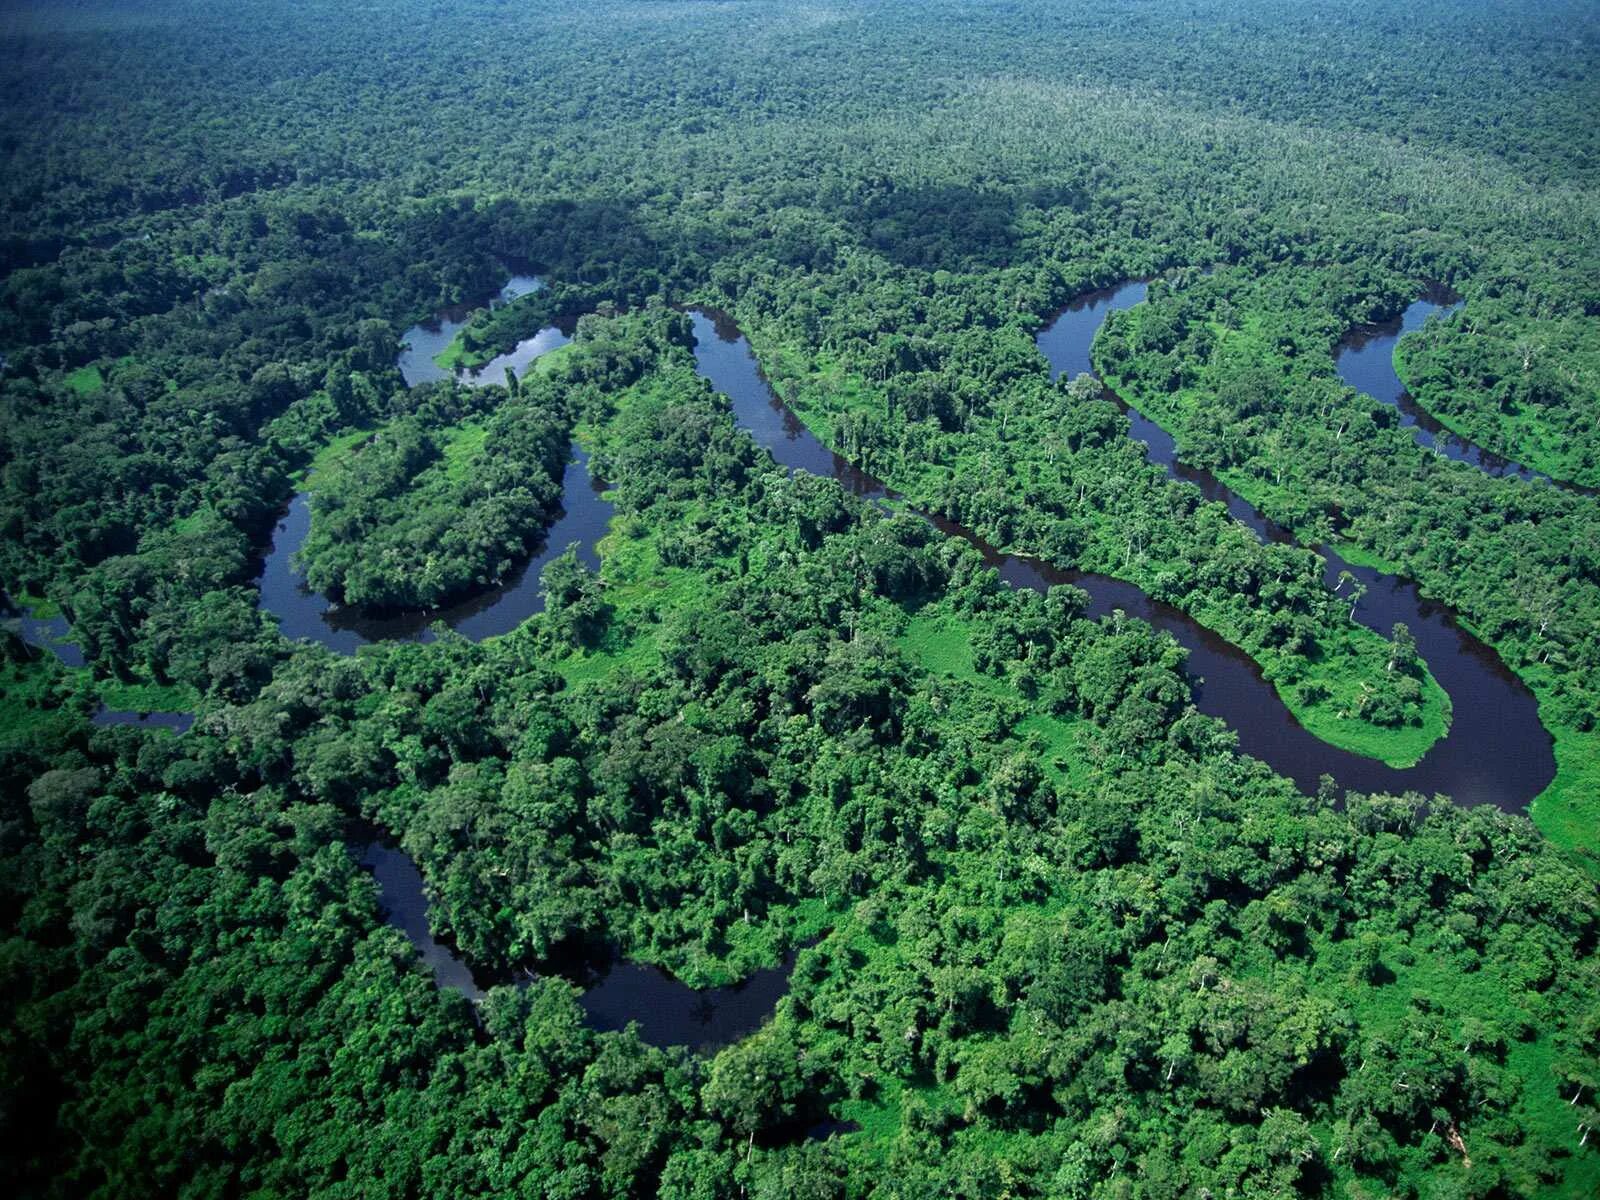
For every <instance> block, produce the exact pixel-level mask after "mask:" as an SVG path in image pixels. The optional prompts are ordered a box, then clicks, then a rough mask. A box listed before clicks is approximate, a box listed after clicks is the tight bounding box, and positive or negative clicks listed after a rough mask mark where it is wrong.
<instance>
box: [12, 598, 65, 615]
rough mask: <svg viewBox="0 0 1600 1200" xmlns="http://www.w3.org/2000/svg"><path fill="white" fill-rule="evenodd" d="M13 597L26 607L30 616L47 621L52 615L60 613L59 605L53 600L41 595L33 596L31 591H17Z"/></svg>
mask: <svg viewBox="0 0 1600 1200" xmlns="http://www.w3.org/2000/svg"><path fill="white" fill-rule="evenodd" d="M14 599H15V600H16V602H17V603H18V604H19V605H21V606H22V607H23V608H25V609H27V610H28V612H29V614H30V615H31V616H34V617H37V618H38V619H39V620H41V621H48V620H50V619H51V618H52V617H59V616H60V615H61V606H60V605H59V604H57V603H56V602H55V601H54V600H46V599H45V598H44V597H43V596H35V595H33V594H32V593H31V592H18V593H17V594H16V596H15V597H14Z"/></svg>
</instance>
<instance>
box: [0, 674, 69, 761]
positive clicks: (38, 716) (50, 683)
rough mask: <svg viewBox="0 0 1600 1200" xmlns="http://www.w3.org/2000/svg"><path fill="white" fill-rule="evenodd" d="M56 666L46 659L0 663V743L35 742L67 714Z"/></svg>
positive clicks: (23, 743)
mask: <svg viewBox="0 0 1600 1200" xmlns="http://www.w3.org/2000/svg"><path fill="white" fill-rule="evenodd" d="M60 678H61V677H60V674H59V669H58V668H57V667H56V665H55V664H54V663H52V662H50V661H47V660H42V659H41V660H40V661H38V662H31V663H4V664H0V747H3V746H7V745H27V744H29V743H36V742H37V741H38V740H39V739H40V738H41V737H42V736H43V735H44V734H45V733H46V732H47V731H48V730H49V729H50V728H51V727H52V726H56V725H59V724H60V723H61V722H63V721H64V720H70V718H69V717H68V716H67V715H66V713H65V712H64V711H63V709H62V706H61V697H60V695H59V693H58V689H57V685H58V683H59V682H60Z"/></svg>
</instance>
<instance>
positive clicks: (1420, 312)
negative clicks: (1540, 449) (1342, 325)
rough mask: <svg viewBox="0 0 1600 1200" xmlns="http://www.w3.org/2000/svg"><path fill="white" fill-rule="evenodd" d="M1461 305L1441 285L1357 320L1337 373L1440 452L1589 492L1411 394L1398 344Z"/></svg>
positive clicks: (1338, 353)
mask: <svg viewBox="0 0 1600 1200" xmlns="http://www.w3.org/2000/svg"><path fill="white" fill-rule="evenodd" d="M1460 307H1461V301H1460V300H1459V299H1457V298H1456V297H1455V296H1454V295H1453V294H1452V293H1450V292H1448V291H1446V290H1445V289H1443V288H1431V289H1429V291H1428V292H1427V293H1426V294H1425V295H1424V296H1423V297H1422V299H1420V300H1415V301H1413V302H1412V303H1411V304H1410V305H1408V306H1407V307H1406V310H1405V312H1403V313H1401V314H1400V315H1399V316H1398V317H1395V318H1394V319H1392V320H1389V321H1383V322H1381V323H1379V324H1376V325H1357V326H1356V327H1355V328H1354V329H1352V330H1350V331H1349V332H1348V333H1346V334H1345V335H1344V337H1343V338H1342V339H1340V342H1339V346H1338V348H1337V349H1336V350H1335V351H1334V356H1333V363H1334V367H1335V369H1336V370H1337V371H1338V372H1339V378H1340V379H1342V380H1344V382H1345V383H1346V384H1348V385H1349V386H1350V387H1353V388H1355V389H1356V391H1358V392H1362V393H1365V394H1366V395H1368V396H1371V397H1372V398H1373V399H1374V400H1376V401H1378V402H1379V403H1380V404H1387V405H1389V406H1390V407H1391V408H1393V409H1395V410H1397V411H1398V412H1399V414H1400V425H1401V427H1402V428H1405V429H1410V430H1411V435H1412V437H1414V438H1415V439H1416V442H1417V445H1419V446H1422V447H1425V448H1426V449H1429V450H1434V451H1437V452H1438V453H1440V454H1442V455H1444V456H1445V457H1446V458H1448V459H1450V460H1451V461H1452V462H1459V463H1467V464H1468V465H1469V466H1474V467H1477V468H1478V470H1480V471H1483V472H1484V473H1486V474H1489V475H1495V476H1501V477H1508V478H1513V479H1526V480H1534V479H1542V480H1544V481H1545V482H1547V483H1552V484H1554V485H1555V486H1557V487H1562V488H1568V489H1570V490H1572V491H1580V492H1585V491H1588V490H1589V489H1587V488H1581V487H1578V486H1577V485H1574V484H1567V483H1563V482H1561V481H1560V480H1557V479H1552V478H1551V477H1550V476H1548V475H1546V474H1544V473H1543V472H1540V471H1535V470H1533V469H1532V468H1530V467H1525V466H1523V465H1521V464H1520V463H1515V462H1512V461H1511V460H1510V459H1509V458H1502V457H1501V456H1500V455H1498V454H1496V453H1494V452H1493V451H1492V450H1485V449H1484V448H1483V447H1482V446H1478V445H1475V444H1473V443H1472V442H1469V441H1468V440H1467V439H1466V438H1464V437H1462V436H1461V435H1460V434H1458V433H1454V432H1452V431H1451V430H1449V429H1446V428H1445V427H1444V426H1443V425H1442V424H1440V423H1439V421H1438V420H1437V419H1435V418H1434V417H1433V416H1432V415H1431V414H1429V413H1428V412H1427V411H1426V410H1424V409H1423V408H1421V407H1420V406H1419V405H1418V404H1417V402H1416V401H1415V400H1414V399H1412V397H1411V393H1410V392H1408V391H1407V390H1406V385H1405V384H1404V383H1403V382H1401V379H1400V375H1399V373H1398V372H1397V371H1396V370H1395V369H1394V352H1395V347H1396V345H1397V344H1398V343H1399V341H1400V339H1401V338H1403V337H1404V336H1405V335H1406V334H1408V333H1415V332H1416V331H1417V330H1419V329H1421V328H1422V326H1423V324H1424V322H1426V321H1427V319H1428V318H1429V317H1432V316H1440V317H1447V316H1449V315H1450V314H1451V313H1453V312H1455V311H1456V310H1457V309H1458V308H1460Z"/></svg>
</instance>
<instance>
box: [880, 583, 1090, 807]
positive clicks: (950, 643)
mask: <svg viewBox="0 0 1600 1200" xmlns="http://www.w3.org/2000/svg"><path fill="white" fill-rule="evenodd" d="M974 632H975V630H974V628H973V627H972V626H971V625H970V624H968V623H966V622H963V621H962V620H961V619H960V618H959V617H956V616H955V615H954V614H951V613H949V612H945V611H943V610H939V609H932V610H928V609H925V610H923V611H922V612H919V613H917V614H916V615H915V616H913V617H912V618H911V619H910V620H909V621H907V622H906V626H905V629H904V631H903V632H901V634H900V635H899V636H898V637H897V638H896V639H895V640H896V642H897V643H898V644H899V646H900V648H901V649H903V650H904V651H905V652H906V654H907V656H908V657H909V658H911V659H912V661H913V662H915V663H917V664H918V665H919V666H921V667H922V668H924V669H925V670H926V671H928V672H929V673H930V674H932V675H936V676H940V677H943V678H947V679H954V680H958V681H960V682H961V683H963V684H965V685H967V686H968V687H970V688H972V689H974V690H976V691H977V692H979V693H981V694H982V695H984V696H986V697H988V698H990V699H991V700H993V701H994V702H995V703H997V704H999V705H1008V704H1010V705H1017V706H1019V707H1020V708H1022V709H1023V710H1024V715H1023V716H1022V717H1021V718H1020V719H1019V720H1017V721H1016V722H1015V724H1014V725H1013V726H1012V734H1013V736H1015V737H1017V738H1018V739H1019V740H1021V741H1023V742H1024V743H1025V744H1027V745H1029V746H1031V747H1032V748H1033V749H1034V751H1035V753H1036V755H1037V757H1038V760H1039V764H1040V766H1041V768H1042V769H1043V770H1044V772H1045V774H1046V775H1048V776H1050V778H1051V779H1053V780H1054V781H1055V782H1056V783H1058V784H1065V785H1067V786H1068V787H1070V788H1072V789H1073V790H1076V791H1082V790H1084V789H1085V788H1087V787H1088V785H1089V783H1090V778H1091V767H1090V764H1089V761H1088V759H1087V758H1086V757H1085V756H1084V754H1083V752H1082V749H1081V747H1080V743H1079V734H1080V733H1081V732H1082V731H1083V730H1084V729H1085V728H1086V727H1087V723H1086V722H1084V721H1081V720H1076V719H1073V720H1067V719H1063V718H1061V717H1056V716H1052V715H1051V714H1049V713H1047V712H1043V711H1039V710H1037V709H1035V710H1033V711H1026V710H1027V709H1028V708H1029V707H1030V706H1029V702H1028V701H1026V700H1024V699H1023V698H1022V697H1021V696H1019V695H1018V694H1017V692H1016V691H1015V690H1014V689H1013V688H1012V687H1011V686H1010V685H1009V684H1007V683H1006V681H1005V680H1003V679H997V678H995V677H994V676H992V675H984V674H982V673H981V672H979V671H978V669H977V668H976V667H974V666H973V665H972V635H973V633H974Z"/></svg>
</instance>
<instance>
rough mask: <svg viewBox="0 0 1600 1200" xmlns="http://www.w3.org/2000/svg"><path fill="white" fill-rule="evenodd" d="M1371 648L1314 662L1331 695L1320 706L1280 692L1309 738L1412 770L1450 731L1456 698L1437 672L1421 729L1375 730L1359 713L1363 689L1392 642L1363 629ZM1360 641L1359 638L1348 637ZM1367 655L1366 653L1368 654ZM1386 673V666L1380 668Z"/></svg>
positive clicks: (1429, 682) (1426, 684) (1315, 674)
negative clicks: (1452, 702) (1451, 702)
mask: <svg viewBox="0 0 1600 1200" xmlns="http://www.w3.org/2000/svg"><path fill="white" fill-rule="evenodd" d="M1361 633H1364V634H1366V635H1367V636H1366V637H1363V638H1361V640H1362V641H1364V642H1367V643H1368V645H1366V646H1358V647H1352V648H1351V651H1350V652H1347V653H1335V654H1330V655H1327V656H1325V658H1323V659H1319V660H1316V661H1313V663H1312V668H1311V671H1310V672H1309V675H1310V677H1312V678H1315V679H1316V680H1318V681H1319V682H1321V683H1322V684H1324V685H1325V686H1326V687H1327V688H1328V690H1329V691H1330V692H1331V693H1332V694H1331V696H1330V697H1329V698H1328V699H1326V700H1322V701H1318V702H1317V703H1316V704H1305V703H1303V702H1302V701H1301V700H1300V698H1299V697H1298V696H1296V695H1294V694H1293V693H1292V692H1290V691H1289V690H1287V689H1284V688H1278V689H1277V691H1278V695H1279V696H1280V697H1281V698H1282V699H1283V702H1284V704H1286V705H1287V706H1288V708H1289V711H1290V712H1291V713H1293V714H1294V718H1295V720H1297V721H1299V722H1300V724H1301V725H1302V726H1304V727H1305V729H1306V731H1307V732H1308V733H1311V734H1313V735H1315V736H1316V737H1319V738H1321V739H1322V740H1323V741H1325V742H1327V743H1328V744H1329V745H1330V746H1338V747H1339V748H1340V749H1343V750H1349V751H1351V752H1353V753H1356V754H1364V755H1366V756H1367V757H1368V758H1377V759H1381V760H1383V761H1384V762H1386V763H1388V764H1389V765H1390V766H1391V767H1409V766H1413V765H1415V764H1416V763H1417V762H1419V761H1420V760H1421V758H1422V756H1423V755H1424V754H1426V753H1427V752H1428V748H1429V747H1431V746H1432V745H1433V744H1434V742H1436V741H1438V740H1439V738H1441V737H1442V736H1444V734H1445V733H1447V732H1448V731H1449V729H1450V717H1451V704H1450V697H1449V695H1448V694H1446V692H1445V690H1444V688H1442V687H1440V686H1439V683H1438V681H1437V680H1436V679H1434V677H1433V675H1432V674H1431V673H1427V672H1425V673H1424V675H1423V677H1422V716H1421V720H1420V722H1419V723H1418V724H1415V725H1401V726H1397V727H1393V728H1389V727H1384V726H1379V725H1374V724H1372V722H1370V721H1364V720H1362V719H1361V718H1360V717H1359V716H1358V715H1356V714H1357V712H1358V711H1359V708H1358V706H1359V704H1360V698H1361V691H1362V684H1363V683H1365V682H1366V681H1367V680H1369V679H1371V678H1372V676H1373V673H1374V671H1373V663H1374V658H1375V657H1376V658H1378V659H1380V660H1381V659H1382V656H1383V655H1384V653H1385V652H1386V651H1385V647H1386V646H1387V645H1388V643H1387V642H1386V641H1385V640H1384V639H1383V638H1381V637H1379V636H1378V635H1377V634H1375V633H1373V632H1372V631H1371V630H1368V629H1365V628H1362V629H1361ZM1346 636H1347V637H1359V636H1360V635H1359V634H1347V635H1346ZM1363 652H1364V653H1363ZM1378 669H1380V670H1381V667H1380V668H1378Z"/></svg>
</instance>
